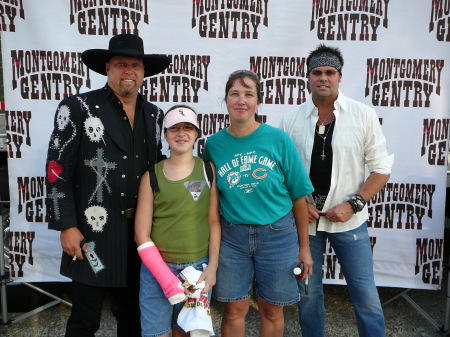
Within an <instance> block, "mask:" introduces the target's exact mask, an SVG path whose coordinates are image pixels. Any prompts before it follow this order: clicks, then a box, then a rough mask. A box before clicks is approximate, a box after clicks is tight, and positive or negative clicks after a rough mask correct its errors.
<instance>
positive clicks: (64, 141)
mask: <svg viewBox="0 0 450 337" xmlns="http://www.w3.org/2000/svg"><path fill="white" fill-rule="evenodd" d="M111 98H113V99H115V100H117V101H118V98H117V97H116V96H115V95H114V94H113V92H112V90H111V88H110V87H109V86H108V85H106V86H105V87H103V88H101V89H98V90H93V91H90V92H87V93H83V94H78V95H74V96H70V97H68V98H65V99H64V100H62V101H61V102H60V104H59V106H58V108H57V111H56V114H55V121H54V130H53V133H52V135H51V137H50V143H49V149H48V154H47V162H46V173H47V179H46V189H47V211H48V215H49V223H48V227H49V229H54V230H58V231H62V230H64V229H67V228H70V227H78V229H79V230H80V232H81V233H82V234H83V236H84V237H85V239H86V243H87V244H88V249H89V250H90V253H88V254H85V256H84V260H76V261H74V262H72V257H71V256H69V255H68V254H66V253H64V252H63V254H62V259H61V269H60V272H61V274H62V275H64V276H67V277H69V278H71V279H72V280H75V281H78V282H81V283H85V284H88V285H92V286H99V287H123V286H125V285H126V270H127V240H128V239H129V238H128V237H127V232H128V229H129V228H128V227H129V226H132V224H130V221H129V220H128V219H127V217H126V209H127V205H126V197H127V196H126V191H127V179H126V178H127V177H126V175H127V168H128V164H127V158H128V157H129V156H130V155H132V154H128V153H127V149H126V146H125V141H124V139H123V134H122V133H121V132H118V129H120V127H119V124H118V123H120V122H121V121H120V113H118V111H115V110H117V109H118V105H115V104H113V100H112V99H111ZM139 99H142V97H140V98H139ZM142 106H143V108H142V117H143V118H142V120H143V122H144V123H145V128H146V139H143V140H142V141H144V142H145V143H146V144H147V149H148V161H144V162H142V161H140V162H139V163H137V164H136V163H135V166H136V167H135V170H136V174H137V175H138V176H139V177H141V176H142V175H143V173H144V172H145V171H146V170H147V169H148V165H153V164H154V163H155V162H157V161H159V160H161V159H162V155H161V142H160V139H161V128H162V120H163V117H164V114H163V112H162V111H161V110H160V109H159V108H158V107H156V106H155V105H153V104H151V103H149V102H143V104H142ZM135 192H136V193H135V194H136V195H137V191H135ZM128 206H129V205H128ZM131 239H132V238H131ZM91 250H93V252H91Z"/></svg>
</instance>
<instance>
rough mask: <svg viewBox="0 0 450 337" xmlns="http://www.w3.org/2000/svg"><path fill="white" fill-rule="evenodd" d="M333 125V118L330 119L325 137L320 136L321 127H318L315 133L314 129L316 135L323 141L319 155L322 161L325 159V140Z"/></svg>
mask: <svg viewBox="0 0 450 337" xmlns="http://www.w3.org/2000/svg"><path fill="white" fill-rule="evenodd" d="M333 123H334V118H333V119H332V121H331V123H330V124H329V125H330V127H329V128H328V130H327V133H326V134H325V136H322V135H321V134H320V127H321V126H322V125H319V131H317V128H315V130H316V133H317V135H318V136H319V137H320V138H322V139H323V145H322V154H321V155H320V156H321V157H322V160H325V157H326V155H325V142H326V140H327V136H328V132H330V130H331V126H332V125H333ZM323 128H324V129H325V126H324V127H323ZM324 131H325V130H324Z"/></svg>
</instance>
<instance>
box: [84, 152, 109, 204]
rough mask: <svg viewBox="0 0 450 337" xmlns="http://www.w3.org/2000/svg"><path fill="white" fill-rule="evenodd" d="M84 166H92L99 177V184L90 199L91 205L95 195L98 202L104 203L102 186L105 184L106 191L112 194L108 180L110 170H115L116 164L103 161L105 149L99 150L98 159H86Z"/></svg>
mask: <svg viewBox="0 0 450 337" xmlns="http://www.w3.org/2000/svg"><path fill="white" fill-rule="evenodd" d="M84 165H86V166H90V167H91V168H92V169H93V170H94V172H95V174H96V175H97V183H96V185H95V189H94V192H93V193H92V195H91V197H90V198H89V203H91V202H92V199H93V198H94V195H95V196H96V198H97V199H96V201H97V202H100V203H101V202H103V188H102V185H103V184H105V186H106V189H107V190H108V192H109V193H111V187H110V186H109V184H108V181H107V180H106V177H107V175H108V171H109V169H115V168H116V163H109V162H107V161H106V160H105V159H103V149H97V157H96V158H92V159H86V160H85V161H84Z"/></svg>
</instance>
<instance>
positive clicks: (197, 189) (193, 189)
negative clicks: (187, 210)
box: [184, 180, 206, 201]
mask: <svg viewBox="0 0 450 337" xmlns="http://www.w3.org/2000/svg"><path fill="white" fill-rule="evenodd" d="M205 185H206V182H205V181H199V180H193V181H186V182H185V183H184V186H186V188H187V190H188V191H189V193H190V194H191V196H192V198H193V199H194V201H197V200H198V198H200V195H201V194H202V192H203V190H204V188H205Z"/></svg>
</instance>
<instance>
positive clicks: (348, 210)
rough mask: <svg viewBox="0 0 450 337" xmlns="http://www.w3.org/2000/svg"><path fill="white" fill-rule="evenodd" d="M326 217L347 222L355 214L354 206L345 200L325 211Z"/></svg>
mask: <svg viewBox="0 0 450 337" xmlns="http://www.w3.org/2000/svg"><path fill="white" fill-rule="evenodd" d="M325 213H326V214H327V215H326V218H327V219H328V220H329V221H331V222H346V221H348V220H349V219H350V218H351V217H352V216H353V214H355V213H353V208H352V206H351V205H350V204H349V203H348V202H343V203H342V204H340V205H337V206H335V207H333V208H331V209H329V210H328V211H326V212H325Z"/></svg>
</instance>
